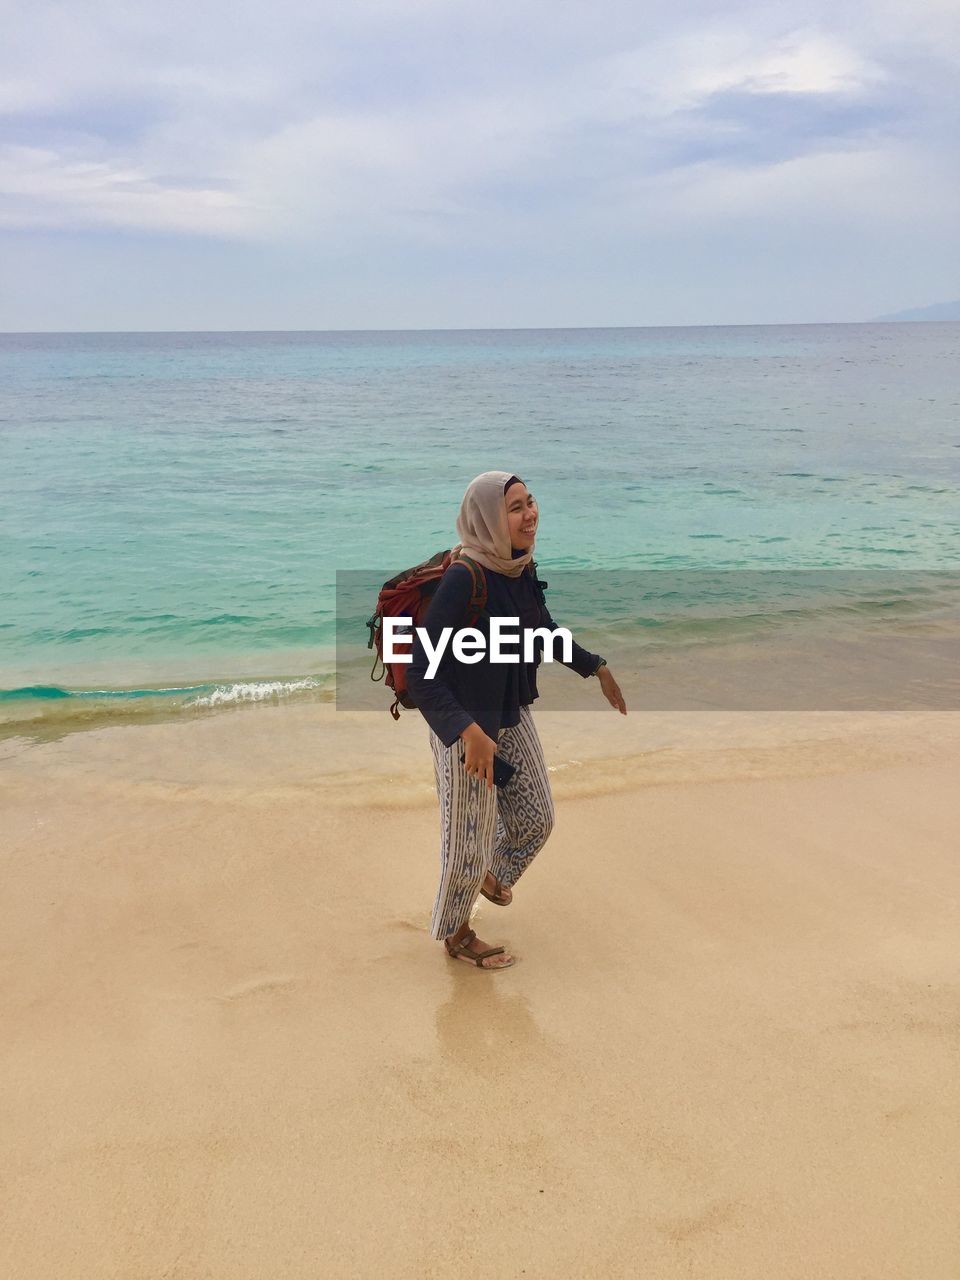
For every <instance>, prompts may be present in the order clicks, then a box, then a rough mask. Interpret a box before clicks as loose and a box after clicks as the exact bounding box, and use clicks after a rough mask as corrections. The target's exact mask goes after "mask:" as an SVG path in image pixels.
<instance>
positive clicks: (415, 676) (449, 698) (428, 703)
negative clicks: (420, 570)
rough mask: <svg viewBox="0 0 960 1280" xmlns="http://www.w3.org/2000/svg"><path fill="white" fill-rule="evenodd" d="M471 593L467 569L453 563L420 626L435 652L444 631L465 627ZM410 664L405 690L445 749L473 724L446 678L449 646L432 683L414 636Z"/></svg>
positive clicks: (421, 646)
mask: <svg viewBox="0 0 960 1280" xmlns="http://www.w3.org/2000/svg"><path fill="white" fill-rule="evenodd" d="M472 591H473V577H472V576H471V573H470V570H469V569H468V568H467V567H466V565H460V564H457V563H456V561H454V563H453V564H452V565H450V567H449V568H448V569H447V571H446V572H445V573H444V575H443V577H442V578H441V579H440V582H439V584H438V586H437V589H436V591H435V592H434V593H433V599H432V600H431V601H430V605H429V607H428V609H427V614H426V617H425V618H424V620H423V621H422V622H421V623H420V626H422V627H423V628H424V630H425V631H426V633H427V635H428V636H429V637H430V645H431V648H433V649H434V650H435V649H436V647H437V644H438V643H439V640H440V633H441V632H442V631H443V629H444V627H452V628H453V630H454V631H458V630H459V629H460V627H462V626H463V624H464V619H465V616H466V612H467V606H468V605H469V603H470V596H471V594H472ZM411 655H412V656H411V661H410V665H409V666H408V667H407V689H408V690H409V691H410V696H411V698H413V700H414V702H415V703H416V704H417V708H418V709H419V711H420V712H421V714H422V715H423V718H424V719H425V720H426V722H427V724H428V725H429V726H430V728H431V729H432V730H433V731H434V733H435V734H436V735H437V737H438V738H439V739H440V741H441V742H442V743H443V745H444V746H445V747H449V746H452V745H453V743H454V742H456V740H457V739H458V738H459V737H460V736H461V734H462V733H463V731H464V730H465V729H467V728H468V727H469V726H470V725H472V724H473V723H474V719H473V716H472V715H470V714H469V712H468V711H466V710H465V709H464V708H463V707H462V706H461V705H460V703H459V701H458V700H457V698H456V696H455V694H454V692H453V690H452V689H451V688H450V686H449V684H448V683H447V681H446V678H445V670H444V668H445V666H446V664H447V662H449V660H450V646H449V644H448V646H447V650H446V653H445V654H444V658H443V661H442V662H441V664H440V666H439V667H438V669H437V671H436V673H435V675H434V677H433V679H432V680H429V679H428V678H427V667H428V666H429V664H430V660H429V658H428V656H427V651H426V649H425V648H424V646H423V643H422V641H421V639H420V636H419V635H417V634H416V633H414V639H413V645H412V647H411Z"/></svg>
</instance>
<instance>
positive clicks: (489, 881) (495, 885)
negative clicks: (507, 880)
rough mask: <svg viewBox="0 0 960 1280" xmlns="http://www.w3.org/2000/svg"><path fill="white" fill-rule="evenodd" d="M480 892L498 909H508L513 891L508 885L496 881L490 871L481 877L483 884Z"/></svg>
mask: <svg viewBox="0 0 960 1280" xmlns="http://www.w3.org/2000/svg"><path fill="white" fill-rule="evenodd" d="M480 892H481V893H482V894H483V896H484V897H485V898H488V899H489V900H490V901H491V902H495V903H496V904H497V906H498V907H509V905H510V903H511V902H512V901H513V890H512V889H511V888H510V886H509V885H508V884H504V883H503V881H502V880H498V879H497V877H496V876H495V875H494V874H493V872H492V871H488V872H487V874H486V875H485V876H484V877H483V884H482V885H481V887H480Z"/></svg>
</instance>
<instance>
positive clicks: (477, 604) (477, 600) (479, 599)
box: [457, 555, 487, 626]
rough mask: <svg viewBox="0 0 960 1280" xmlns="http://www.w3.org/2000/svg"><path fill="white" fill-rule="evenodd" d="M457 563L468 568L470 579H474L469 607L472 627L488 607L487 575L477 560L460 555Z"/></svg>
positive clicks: (468, 614)
mask: <svg viewBox="0 0 960 1280" xmlns="http://www.w3.org/2000/svg"><path fill="white" fill-rule="evenodd" d="M457 561H458V562H459V563H460V564H464V565H466V566H467V568H468V569H469V570H470V577H471V578H472V579H473V590H472V591H471V594H470V603H469V604H468V605H467V616H468V618H469V619H470V623H469V625H470V626H472V625H473V624H474V623H475V622H476V621H477V619H478V618H479V617H480V615H481V613H483V611H484V609H486V607H487V575H486V574H485V573H484V571H483V565H482V564H478V563H477V562H476V560H471V559H470V557H469V556H464V555H460V556H458V557H457Z"/></svg>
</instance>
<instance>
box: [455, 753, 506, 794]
mask: <svg viewBox="0 0 960 1280" xmlns="http://www.w3.org/2000/svg"><path fill="white" fill-rule="evenodd" d="M465 758H466V757H465V755H464V753H463V752H462V751H461V753H460V763H461V764H463V762H464V759H465ZM516 772H517V766H516V765H515V764H511V763H510V761H509V760H504V758H503V756H498V755H497V753H496V752H494V753H493V785H494V786H495V787H505V786H506V785H507V783H508V782H509V781H510V779H511V778H512V777H513V775H514V774H515V773H516Z"/></svg>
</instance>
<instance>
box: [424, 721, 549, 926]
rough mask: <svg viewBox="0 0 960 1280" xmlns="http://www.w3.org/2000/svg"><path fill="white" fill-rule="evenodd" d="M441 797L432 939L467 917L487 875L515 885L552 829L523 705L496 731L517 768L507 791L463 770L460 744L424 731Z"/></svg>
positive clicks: (541, 763) (536, 745)
mask: <svg viewBox="0 0 960 1280" xmlns="http://www.w3.org/2000/svg"><path fill="white" fill-rule="evenodd" d="M430 746H431V747H432V749H433V767H434V774H435V776H436V781H437V795H438V797H439V800H440V839H441V847H440V888H439V889H438V891H437V899H436V902H435V903H434V907H433V916H432V918H431V921H430V936H431V937H432V938H435V939H440V938H447V937H449V936H450V934H451V933H456V931H457V930H458V929H459V928H460V926H461V925H462V924H466V922H467V921H468V920H469V919H470V912H471V911H472V910H473V904H474V903H475V902H476V899H477V894H478V893H479V892H480V886H481V885H482V884H483V879H484V876H485V875H486V873H487V871H490V872H492V873H493V875H495V876H496V878H497V879H498V880H500V881H502V883H503V884H508V885H514V884H516V883H517V881H518V880H519V879H520V877H521V876H522V875H523V873H524V871H526V869H527V867H529V865H530V863H531V862H532V861H533V860H534V858H535V857H536V856H537V854H538V853H539V852H540V850H541V849H542V848H543V846H544V844H545V843H546V841H547V837H548V836H549V835H550V832H551V831H552V830H553V821H554V809H553V795H552V793H551V791H550V780H549V778H548V776H547V765H546V761H545V760H544V758H543V748H542V747H541V745H540V739H539V737H538V736H537V730H536V728H535V727H534V723H533V716H532V715H531V713H530V708H529V707H521V708H520V723H519V724H517V725H513V726H512V727H510V728H509V729H501V730H500V733H499V735H498V739H497V754H498V755H499V756H501V757H502V758H503V759H504V760H508V761H509V762H510V763H511V764H513V765H516V766H517V772H516V773H515V774H514V775H513V777H512V778H511V779H510V781H509V782H508V783H507V785H506V786H505V787H494V788H493V789H492V790H489V789H488V788H487V784H486V782H483V781H480V780H479V779H477V778H472V777H471V776H470V775H469V774H468V773H467V772H466V770H465V769H464V766H463V762H462V760H461V758H460V757H461V754H462V752H463V750H464V746H463V742H462V741H461V740H460V739H459V738H458V739H457V741H456V742H454V743H453V745H452V746H450V747H445V746H444V745H443V743H442V742H441V741H440V739H439V738H438V737H437V735H436V734H435V733H434V732H433V730H432V729H431V730H430Z"/></svg>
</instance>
